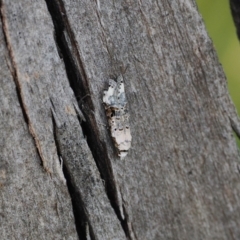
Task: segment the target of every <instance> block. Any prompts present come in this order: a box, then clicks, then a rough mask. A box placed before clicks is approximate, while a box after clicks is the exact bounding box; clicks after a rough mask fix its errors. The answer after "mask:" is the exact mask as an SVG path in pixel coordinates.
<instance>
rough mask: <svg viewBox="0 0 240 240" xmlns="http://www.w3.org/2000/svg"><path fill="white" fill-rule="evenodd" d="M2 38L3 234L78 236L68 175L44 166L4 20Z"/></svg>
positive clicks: (0, 176) (0, 140) (0, 187)
mask: <svg viewBox="0 0 240 240" xmlns="http://www.w3.org/2000/svg"><path fill="white" fill-rule="evenodd" d="M0 43H1V44H0V72H1V77H0V85H1V88H0V105H1V107H0V132H1V138H0V149H1V151H0V231H1V239H77V238H78V237H77V234H76V226H75V223H74V216H73V212H72V204H71V199H70V196H69V193H68V188H67V186H66V182H65V178H64V177H63V174H62V177H61V176H60V175H58V174H56V173H55V175H52V176H51V175H49V174H48V173H47V172H46V171H44V169H43V167H42V166H41V159H40V157H39V155H38V153H37V151H36V146H35V144H34V140H33V137H32V135H31V134H30V132H29V129H28V126H27V123H26V122H25V118H24V114H25V113H23V107H22V106H21V101H19V99H20V96H19V95H18V94H17V91H16V85H15V83H14V77H13V69H12V66H11V60H10V58H9V54H8V51H7V48H6V45H5V39H4V36H3V32H2V24H1V23H0ZM56 168H57V167H56ZM58 170H59V172H60V174H61V171H62V170H61V168H60V164H59V162H58ZM66 213H68V214H66Z"/></svg>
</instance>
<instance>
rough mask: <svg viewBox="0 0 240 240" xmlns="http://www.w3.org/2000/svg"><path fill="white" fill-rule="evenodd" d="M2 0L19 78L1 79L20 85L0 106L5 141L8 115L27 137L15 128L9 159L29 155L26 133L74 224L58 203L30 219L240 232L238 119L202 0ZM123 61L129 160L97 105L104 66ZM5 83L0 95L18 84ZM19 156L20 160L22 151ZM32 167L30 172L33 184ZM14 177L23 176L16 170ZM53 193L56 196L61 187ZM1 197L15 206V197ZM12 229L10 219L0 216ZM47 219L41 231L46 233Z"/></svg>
mask: <svg viewBox="0 0 240 240" xmlns="http://www.w3.org/2000/svg"><path fill="white" fill-rule="evenodd" d="M0 3H1V22H2V29H3V36H4V38H3V37H2V39H3V40H1V41H0V47H1V49H3V50H2V51H3V53H2V55H3V56H5V55H6V54H7V56H8V58H7V59H8V60H6V61H5V62H4V60H3V59H5V58H3V57H1V61H2V62H3V63H5V69H6V70H4V71H6V72H7V74H8V75H9V76H10V77H9V79H11V80H8V81H5V82H4V86H5V85H6V87H7V86H8V84H11V86H9V87H8V88H10V89H11V91H12V92H13V93H14V94H15V95H14V96H15V98H14V99H13V100H12V102H11V103H9V106H8V105H6V107H5V105H4V104H2V105H1V107H0V111H3V113H4V109H11V108H12V107H11V106H12V105H13V107H14V106H15V105H16V106H15V108H16V109H17V110H14V111H18V115H17V114H16V113H15V112H13V111H11V114H12V115H10V117H8V116H7V115H6V114H5V115H3V114H2V115H3V116H4V117H3V118H1V122H0V128H1V132H4V134H5V135H4V138H3V140H2V142H1V145H3V144H5V139H6V135H7V134H8V132H9V131H10V130H8V125H11V126H12V127H11V132H12V133H13V134H20V136H22V135H23V136H25V138H26V139H28V142H27V140H26V141H24V144H27V145H22V144H21V145H19V144H18V142H19V136H18V137H16V138H11V139H10V140H9V143H11V144H6V146H7V147H6V146H5V148H4V149H6V150H5V151H6V154H5V155H3V159H7V156H9V153H10V152H11V153H12V152H14V151H13V150H15V151H16V149H18V151H20V153H21V156H23V155H25V154H27V153H28V150H26V147H24V146H28V148H30V146H31V148H32V150H31V151H30V153H31V155H30V156H29V157H28V158H27V159H28V161H29V160H31V164H32V165H31V166H32V168H34V169H33V170H32V169H31V172H30V173H29V174H28V177H29V176H30V177H31V178H32V179H40V180H39V181H40V182H42V181H45V182H44V188H43V190H42V191H43V192H44V191H46V192H51V191H52V192H54V193H55V192H56V191H58V194H60V195H61V194H62V195H61V196H65V197H66V205H64V206H65V208H64V209H62V212H61V215H59V216H61V219H64V221H67V220H66V219H65V218H68V219H69V220H68V221H69V223H68V224H67V226H68V227H69V229H68V230H67V231H66V232H62V231H63V230H62V231H60V230H59V229H58V227H59V226H61V221H60V222H58V221H57V217H59V216H55V215H54V214H55V213H54V212H51V211H50V210H49V207H48V205H44V207H43V210H42V211H41V210H39V207H37V210H38V211H37V210H36V211H37V212H36V213H35V218H36V219H35V221H34V219H32V220H31V221H30V220H27V221H26V222H27V223H28V224H29V223H34V224H36V222H37V219H39V217H38V216H42V215H44V214H45V213H46V212H48V213H49V216H50V217H51V220H52V225H48V227H49V229H50V230H49V231H51V235H50V237H49V239H58V236H61V237H59V239H64V237H65V239H71V238H73V239H76V238H77V237H76V230H75V225H76V229H77V233H78V237H79V238H80V239H100V240H101V239H131V240H135V239H138V240H140V239H144V240H145V239H164V240H165V239H199V240H200V239H239V238H240V230H239V227H238V226H239V224H240V211H239V210H240V201H239V199H240V196H239V195H240V184H239V170H238V169H239V155H238V149H237V146H236V143H235V139H234V137H233V132H232V128H233V129H234V130H235V132H236V133H238V134H239V133H240V124H239V119H238V116H237V115H236V111H235V109H234V106H233V104H232V102H231V100H230V98H229V95H228V91H227V86H226V79H225V76H224V73H223V71H222V68H221V66H220V64H219V62H218V59H217V56H216V54H215V52H214V49H213V46H212V42H211V40H210V39H209V37H208V35H207V33H206V30H205V27H204V25H203V22H202V19H201V18H200V16H199V14H198V12H197V8H196V4H195V2H194V1H192V0H177V1H170V0H162V1H160V0H158V1H153V0H150V1H130V0H128V1H121V0H120V1H106V0H101V1H100V0H96V1H86V0H84V1H80V0H71V1H69V0H46V2H44V1H35V2H33V1H30V0H25V1H23V2H20V1H17V0H11V1H10V0H1V1H0ZM6 62H7V63H8V65H10V69H11V71H9V70H8V68H7V65H6ZM2 66H3V65H2V64H1V68H2ZM2 72H3V71H1V74H2ZM120 74H123V78H124V82H125V90H126V94H127V99H128V105H129V113H130V126H131V132H132V137H133V140H132V149H130V151H129V154H128V155H127V157H126V158H125V159H124V160H122V161H121V160H120V159H119V158H118V157H117V153H116V151H115V149H114V146H113V142H112V140H111V137H110V134H109V130H108V129H107V127H106V125H107V119H106V116H105V110H104V107H103V104H102V96H103V90H104V89H106V87H107V84H108V79H109V78H116V77H117V76H119V75H120ZM14 84H15V85H14ZM8 91H9V90H8ZM8 91H3V93H2V94H5V95H6V96H5V95H1V96H0V99H2V100H1V101H3V102H4V101H6V99H8V98H10V96H12V94H7V92H8ZM4 107H5V108H4ZM79 108H80V109H81V110H80V109H79ZM13 109H14V108H13ZM5 111H6V110H5ZM21 111H22V112H21ZM81 112H82V113H81ZM8 114H10V113H8ZM82 114H83V115H82ZM14 116H16V117H14ZM83 118H84V119H85V121H82V119H83ZM8 119H11V121H12V120H14V121H16V123H15V122H13V123H12V124H10V123H11V121H10V122H9V120H8ZM24 120H25V121H24ZM17 121H19V122H20V125H21V126H22V130H21V131H22V132H20V133H18V131H20V130H19V128H17V127H16V126H17V125H19V124H18V123H17ZM27 125H28V128H29V131H28V129H27V127H26V126H27ZM13 126H15V127H13ZM239 136H240V134H239ZM21 139H23V138H22V137H21ZM13 146H18V148H16V149H15V147H13ZM3 152H4V151H3ZM30 153H29V154H30ZM5 161H6V162H8V161H7V160H5ZM61 161H62V164H63V172H62V170H61V166H60V163H61ZM36 162H42V165H43V166H42V168H41V167H40V165H39V164H37V163H36ZM10 163H11V164H12V165H11V166H13V168H14V166H15V165H16V164H17V163H18V161H16V158H13V160H12V161H11V162H10ZM25 164H26V163H23V165H24V166H25ZM29 164H30V163H28V165H29ZM15 171H16V170H15ZM34 173H35V174H37V176H38V177H34V176H35V175H34ZM24 174H25V175H24V176H23V177H22V182H23V183H24V185H25V186H27V187H28V188H29V192H31V191H34V186H32V181H30V180H29V178H27V177H26V174H27V173H25V171H24ZM49 174H50V176H51V181H50V180H49V179H48V178H49ZM1 176H5V175H4V171H3V172H2V174H1ZM7 176H8V177H9V176H10V178H11V179H14V181H17V179H15V174H12V175H7ZM44 179H48V181H46V180H44ZM65 179H66V181H67V187H68V191H69V193H70V195H71V198H72V208H73V212H74V217H75V225H74V223H73V214H72V211H71V209H70V200H69V199H70V197H69V195H68V193H67V188H66V185H65V183H64V181H65ZM52 182H54V183H55V185H51V184H52ZM7 183H8V185H9V186H10V188H18V185H17V184H16V183H12V182H11V181H10V180H9V181H8V182H7ZM56 186H58V188H57V187H56ZM41 187H43V186H42V185H41ZM59 189H60V190H59ZM7 190H8V189H6V190H5V191H7ZM4 194H5V193H4ZM4 194H3V195H2V199H5V198H4V196H5V195H4ZM14 194H15V193H14ZM64 194H65V195H64ZM15 195H16V194H15ZM22 195H25V192H24V193H22ZM50 196H51V194H50ZM45 198H46V199H47V200H46V201H48V204H49V205H50V206H51V204H52V201H53V200H52V198H51V197H49V196H48V195H46V197H45ZM3 202H4V203H5V205H6V206H5V207H4V209H10V210H9V211H10V216H9V219H13V218H14V215H13V206H15V205H14V204H15V202H14V200H11V201H10V202H9V203H8V204H7V201H6V199H5V200H4V201H3ZM64 203H65V202H64ZM57 204H62V197H59V200H58V201H57ZM18 206H20V207H23V206H24V205H23V204H22V203H21V204H19V205H18ZM6 211H7V210H6ZM27 211H28V206H27V207H26V208H25V209H24V210H21V213H22V212H23V214H26V213H27ZM52 211H53V210H52ZM15 212H17V213H18V211H17V210H16V211H15ZM16 219H18V217H17V218H16ZM42 221H43V222H44V224H46V223H47V220H45V219H43V220H42ZM62 221H63V220H62ZM54 223H56V225H54ZM44 226H45V225H44ZM9 228H10V220H9V222H6V224H5V225H2V229H4V230H5V229H7V230H8V231H9ZM19 228H20V229H22V228H21V227H19ZM65 229H66V227H65V228H64V231H65ZM23 230H25V231H26V234H29V235H30V234H31V231H30V229H27V230H26V229H23ZM23 230H21V231H22V232H23ZM40 230H41V231H42V234H43V235H42V234H41V236H43V238H44V236H47V235H46V234H50V233H48V231H47V230H46V229H44V228H41V229H40ZM21 231H20V233H21ZM6 232H7V231H6ZM9 234H10V233H8V235H6V236H11V235H9ZM56 234H59V235H56ZM64 234H65V235H64ZM71 234H72V235H71ZM34 236H35V235H34ZM56 236H57V237H56ZM54 237H55V238H54Z"/></svg>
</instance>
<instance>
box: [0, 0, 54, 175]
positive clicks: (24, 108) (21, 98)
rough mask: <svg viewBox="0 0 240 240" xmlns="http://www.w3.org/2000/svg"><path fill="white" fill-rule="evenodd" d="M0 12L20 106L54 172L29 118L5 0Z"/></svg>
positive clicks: (40, 153)
mask: <svg viewBox="0 0 240 240" xmlns="http://www.w3.org/2000/svg"><path fill="white" fill-rule="evenodd" d="M0 12H1V20H2V28H3V34H4V37H5V41H6V44H7V48H8V52H9V56H10V61H11V66H10V67H11V73H12V75H13V79H14V81H15V84H16V89H17V92H18V96H19V102H20V106H21V107H22V111H23V115H24V117H25V120H26V121H27V123H28V126H29V131H30V133H31V135H32V137H33V139H34V141H35V144H36V147H37V150H38V154H39V156H40V159H41V161H42V163H43V166H44V168H45V170H46V171H47V172H48V173H52V172H51V170H50V169H49V168H48V167H47V161H46V159H45V158H44V155H43V153H42V149H41V143H40V141H39V139H38V136H37V134H36V131H35V129H34V127H33V125H32V124H31V120H30V118H29V113H28V107H27V105H26V104H25V100H24V97H25V95H24V94H23V92H22V86H21V81H19V70H18V66H17V63H16V60H15V57H14V51H13V49H12V43H11V39H10V36H9V28H8V23H7V17H6V12H5V7H4V1H3V0H1V1H0Z"/></svg>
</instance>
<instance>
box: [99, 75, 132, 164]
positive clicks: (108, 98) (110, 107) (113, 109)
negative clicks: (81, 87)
mask: <svg viewBox="0 0 240 240" xmlns="http://www.w3.org/2000/svg"><path fill="white" fill-rule="evenodd" d="M103 102H104V104H105V109H106V114H107V118H108V123H109V126H110V131H111V136H112V138H113V141H114V145H115V147H116V148H117V151H118V156H119V157H120V158H121V159H123V158H124V157H126V155H127V153H128V150H129V148H130V147H131V141H132V136H131V132H130V126H129V114H128V112H127V99H126V95H125V89H124V83H123V77H122V75H120V76H119V77H118V79H117V82H115V81H114V80H112V79H110V80H109V87H108V90H106V91H104V95H103Z"/></svg>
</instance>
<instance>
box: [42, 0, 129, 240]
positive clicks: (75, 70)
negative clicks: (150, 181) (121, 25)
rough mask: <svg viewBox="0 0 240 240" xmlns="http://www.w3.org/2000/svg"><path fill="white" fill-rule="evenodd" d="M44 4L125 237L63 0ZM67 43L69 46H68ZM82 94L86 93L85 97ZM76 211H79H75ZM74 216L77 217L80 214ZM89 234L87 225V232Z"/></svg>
mask: <svg viewBox="0 0 240 240" xmlns="http://www.w3.org/2000/svg"><path fill="white" fill-rule="evenodd" d="M46 4H47V7H48V11H49V13H50V15H51V17H52V20H53V24H54V29H55V41H56V45H57V48H58V50H59V51H60V52H59V55H60V57H62V58H63V61H64V64H65V68H66V73H67V77H68V81H69V83H70V86H71V88H72V90H73V92H74V94H75V97H76V98H77V99H78V98H80V99H81V100H82V101H83V104H82V105H81V104H79V108H80V110H82V112H83V113H84V117H85V118H86V121H84V122H82V121H81V120H79V122H80V125H81V127H82V130H83V134H84V135H85V136H87V144H88V146H89V148H90V150H91V152H92V155H93V158H94V160H95V162H96V165H97V168H98V170H99V172H100V176H101V178H102V179H103V180H104V181H105V183H106V184H105V189H106V193H107V196H108V199H109V201H110V203H111V206H112V208H113V210H114V212H115V214H116V215H117V217H118V219H119V221H120V223H121V226H122V229H123V231H124V233H125V235H126V237H127V238H128V239H129V237H130V234H129V231H130V230H129V229H128V225H127V224H126V223H125V220H124V219H122V217H121V213H120V207H119V202H118V197H117V195H118V194H117V188H116V185H115V182H114V175H113V172H112V168H111V167H109V166H111V161H110V159H109V157H108V155H107V148H106V144H105V143H102V142H101V141H100V139H99V137H98V136H99V130H98V128H97V122H96V119H95V116H94V114H93V113H94V105H93V102H92V99H91V94H90V90H89V85H88V81H87V75H86V73H85V70H84V67H83V63H82V61H81V57H80V55H79V52H78V47H77V41H76V39H75V37H74V33H73V32H72V30H71V27H70V23H69V21H68V18H67V14H66V11H65V8H64V4H63V2H62V1H61V0H55V1H52V0H46ZM69 44H70V45H71V47H69ZM86 96H88V97H87V98H86ZM106 166H107V169H106ZM64 174H66V176H70V175H69V174H68V173H67V170H66V169H65V173H64ZM67 182H69V181H67ZM69 192H70V194H71V195H72V196H73V194H74V192H75V189H74V186H69ZM72 199H73V208H75V207H76V206H75V205H74V204H76V202H74V198H72ZM80 213H81V211H80V212H79V213H78V214H80ZM78 217H79V218H81V214H80V215H79V216H78ZM92 234H93V231H92ZM92 234H91V228H90V235H92Z"/></svg>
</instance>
